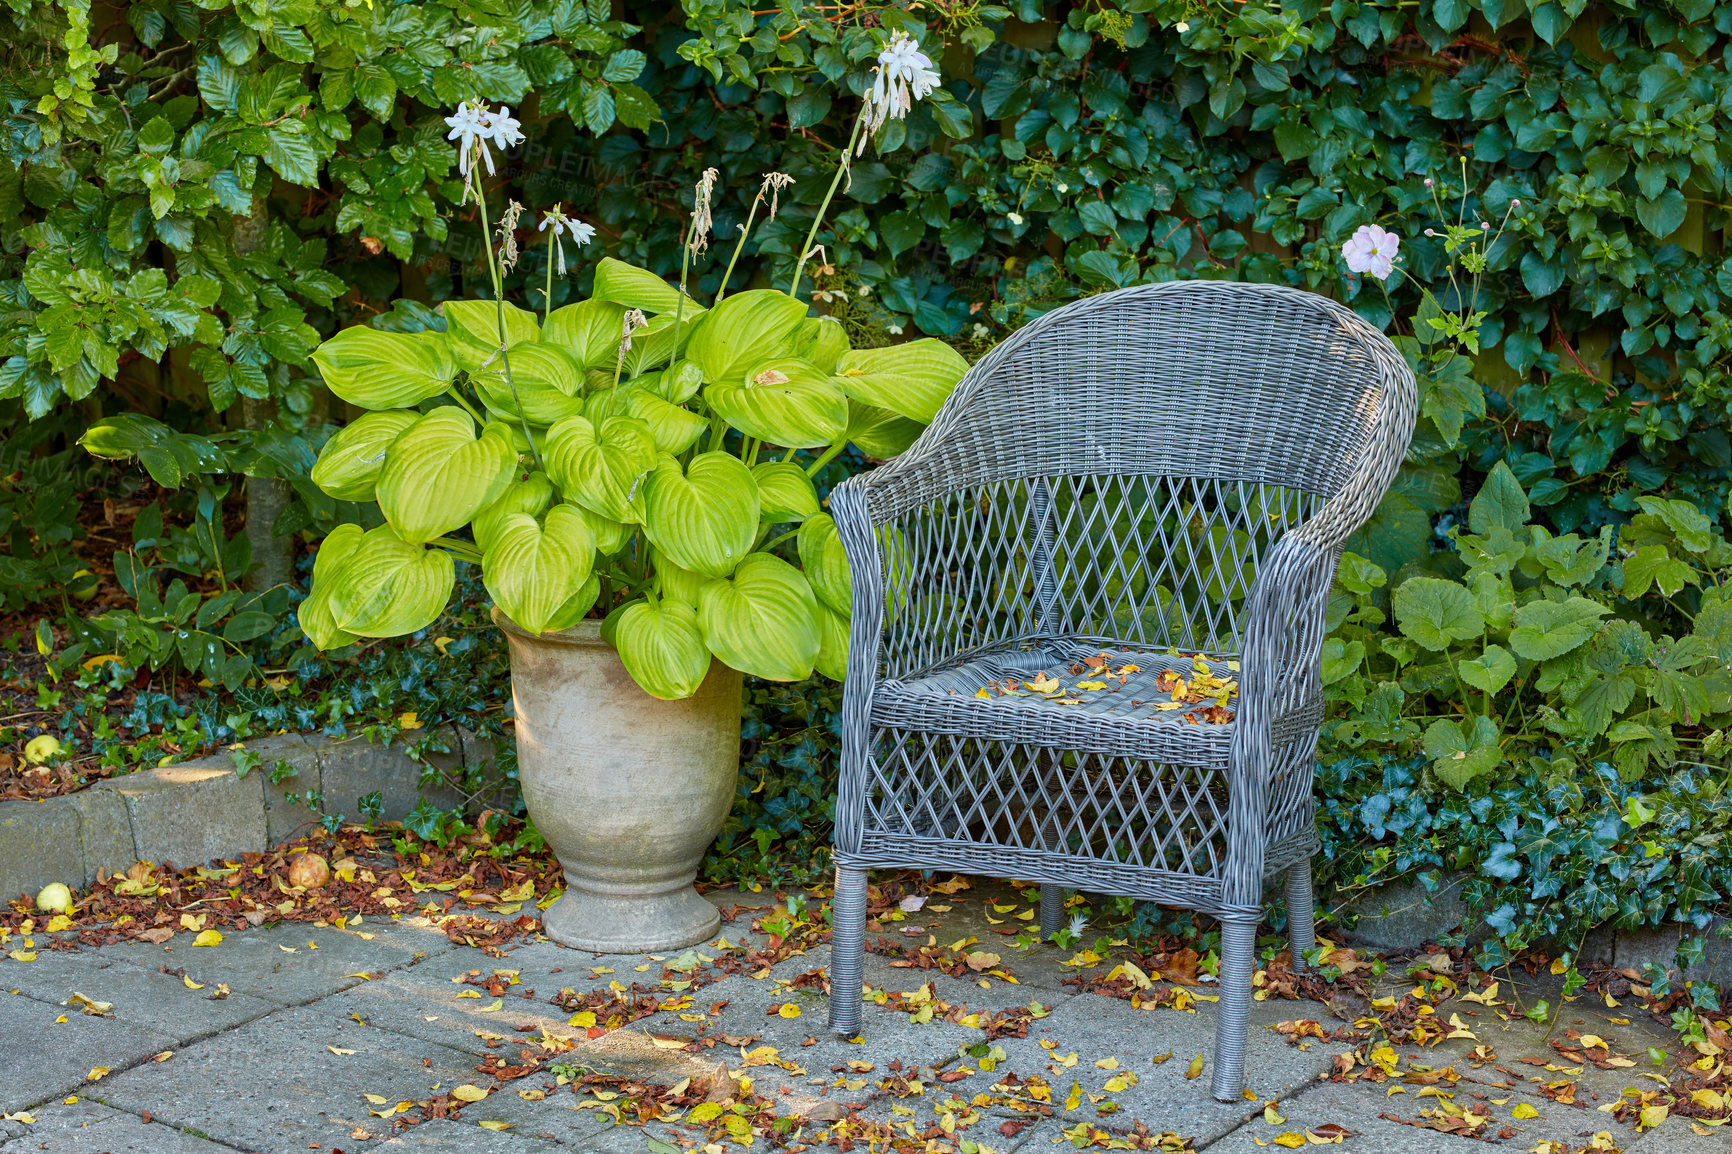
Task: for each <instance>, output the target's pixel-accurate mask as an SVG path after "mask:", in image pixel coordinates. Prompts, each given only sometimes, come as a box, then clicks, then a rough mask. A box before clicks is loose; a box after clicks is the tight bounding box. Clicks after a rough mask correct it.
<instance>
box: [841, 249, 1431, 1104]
mask: <svg viewBox="0 0 1732 1154" xmlns="http://www.w3.org/2000/svg"><path fill="white" fill-rule="evenodd" d="M1415 403H1416V402H1415V389H1414V382H1413V377H1412V374H1411V372H1410V371H1409V370H1408V368H1407V366H1406V364H1405V362H1404V361H1403V360H1402V358H1401V356H1400V355H1399V353H1397V352H1396V350H1395V349H1394V347H1393V346H1392V345H1391V344H1390V343H1389V341H1388V340H1387V339H1386V338H1384V337H1383V335H1382V334H1381V333H1379V332H1378V331H1377V330H1375V329H1374V328H1372V327H1371V326H1370V325H1368V324H1367V323H1366V322H1364V321H1363V320H1361V319H1360V318H1359V317H1358V316H1356V315H1355V314H1353V313H1352V312H1351V311H1349V310H1347V309H1345V308H1343V307H1341V306H1340V305H1338V304H1336V303H1334V302H1332V301H1329V300H1327V299H1325V298H1322V297H1318V296H1315V295H1312V294H1309V293H1304V292H1299V291H1297V290H1292V289H1285V288H1279V287H1275V286H1267V285H1240V284H1232V283H1225V282H1176V283H1169V284H1161V285H1145V286H1138V287H1136V288H1130V289H1122V290H1119V291H1117V292H1111V293H1105V294H1102V295H1100V296H1096V297H1092V298H1089V299H1087V300H1084V301H1079V302H1076V303H1074V304H1071V305H1068V306H1066V307H1064V308H1061V309H1058V310H1056V311H1054V312H1052V313H1049V314H1047V315H1046V316H1044V317H1042V318H1040V319H1039V320H1037V321H1035V322H1034V323H1032V324H1030V325H1028V326H1027V327H1025V328H1023V329H1022V330H1020V331H1019V332H1017V333H1016V334H1015V335H1013V336H1012V337H1010V338H1009V339H1008V340H1006V341H1005V342H1004V343H1003V344H1001V345H999V346H998V347H997V348H996V349H994V350H993V351H992V352H991V353H989V354H988V355H987V356H986V357H984V358H982V360H981V361H980V362H979V363H978V364H976V365H975V366H974V367H973V368H972V369H971V370H970V371H969V373H968V375H967V376H966V377H965V378H964V379H963V381H962V382H961V383H960V384H959V385H958V386H957V388H956V390H955V392H954V393H953V394H952V395H951V397H950V398H949V399H948V400H947V401H946V402H945V405H944V407H943V409H942V410H941V411H940V412H939V414H938V416H937V419H936V420H935V421H934V422H933V423H932V425H931V426H930V427H929V428H928V429H927V430H926V432H925V433H924V434H923V435H922V436H921V438H920V439H919V440H918V441H917V442H916V443H915V444H914V446H913V447H912V448H911V449H909V451H908V452H907V453H905V454H903V455H902V456H901V457H899V458H897V459H896V460H894V461H892V462H890V463H888V464H886V465H884V466H883V467H881V468H879V469H877V470H875V471H873V472H871V473H868V474H864V475H862V476H859V477H856V478H853V479H851V480H850V481H848V482H846V483H845V484H843V485H842V486H840V487H839V488H838V489H837V490H836V492H835V493H834V494H832V497H831V510H832V512H833V513H834V515H835V517H836V522H837V526H838V529H839V530H840V532H841V535H842V540H843V543H844V545H845V546H846V548H847V550H848V557H849V564H850V569H851V573H852V577H853V583H854V612H853V620H852V624H851V637H850V649H849V656H848V680H847V683H846V686H845V688H844V705H843V763H842V774H841V786H840V795H839V798H838V803H837V810H836V854H835V856H836V860H837V863H838V867H837V878H836V897H835V903H834V910H833V923H834V933H833V941H834V954H833V962H832V972H831V987H832V990H833V995H832V1002H831V1022H832V1025H833V1027H835V1028H837V1029H839V1030H843V1031H846V1032H852V1031H853V1030H855V1029H857V1028H858V1026H859V1022H860V1007H859V1003H858V999H857V997H856V994H857V992H858V991H859V989H860V953H861V949H862V947H863V944H864V919H865V884H866V874H865V869H866V868H867V867H869V866H900V867H910V866H912V867H920V868H929V869H942V868H951V869H959V870H968V871H971V872H975V873H986V874H994V875H998V876H1005V877H1016V878H1020V879H1026V880H1030V881H1035V882H1039V883H1040V884H1041V885H1042V887H1043V903H1042V909H1043V918H1042V920H1043V925H1044V924H1045V923H1046V922H1047V921H1048V920H1049V918H1048V916H1047V915H1048V914H1052V915H1053V916H1054V917H1056V914H1057V910H1058V906H1057V904H1056V889H1055V888H1054V887H1057V886H1075V887H1078V888H1082V889H1087V890H1091V891H1096V892H1103V893H1111V894H1126V895H1130V896H1134V897H1139V898H1147V899H1151V900H1156V901H1163V902H1168V903H1172V904H1177V905H1183V906H1188V907H1190V908H1193V909H1198V910H1202V911H1205V912H1208V913H1212V914H1214V915H1216V916H1217V917H1219V918H1220V919H1221V921H1222V969H1221V996H1222V1001H1221V1018H1220V1026H1219V1036H1218V1041H1217V1046H1216V1055H1215V1070H1214V1077H1213V1084H1212V1089H1213V1092H1214V1093H1215V1095H1216V1096H1217V1097H1220V1098H1223V1099H1236V1098H1237V1097H1238V1096H1239V1093H1240V1089H1241V1087H1242V1085H1243V1073H1244V1071H1243V1062H1244V1050H1245V1030H1246V1021H1247V1014H1248V1009H1249V1000H1250V978H1251V972H1252V962H1253V958H1252V950H1253V946H1254V943H1255V931H1256V926H1257V923H1258V920H1259V919H1260V917H1261V911H1262V900H1263V883H1264V877H1265V875H1266V874H1267V873H1270V872H1274V871H1277V870H1285V871H1286V875H1287V883H1288V885H1287V888H1288V896H1289V902H1290V903H1291V917H1290V925H1291V933H1292V937H1293V943H1294V946H1295V948H1296V949H1300V948H1303V947H1305V946H1307V945H1308V944H1309V943H1310V941H1311V906H1310V900H1311V899H1310V855H1311V854H1312V853H1314V852H1315V850H1316V846H1317V842H1316V834H1315V830H1314V828H1313V822H1312V800H1311V773H1312V758H1313V755H1314V751H1315V745H1316V735H1317V726H1318V724H1319V723H1320V720H1321V708H1320V698H1321V684H1320V671H1319V657H1318V654H1319V649H1320V646H1321V644H1322V640H1323V632H1324V628H1323V619H1324V607H1325V604H1326V601H1327V598H1328V592H1329V586H1330V583H1331V581H1332V579H1333V575H1334V571H1335V565H1336V562H1337V560H1338V559H1339V557H1340V552H1341V548H1342V546H1343V543H1344V542H1345V541H1346V539H1347V537H1348V536H1349V535H1350V534H1351V533H1352V532H1353V531H1354V530H1355V529H1357V528H1358V527H1359V526H1360V525H1361V524H1363V523H1364V522H1365V520H1366V519H1367V518H1368V517H1369V516H1370V515H1371V513H1372V512H1373V511H1374V510H1375V508H1376V506H1377V503H1378V501H1379V500H1381V498H1382V496H1383V494H1384V492H1385V491H1386V490H1387V488H1388V486H1389V483H1390V481H1391V480H1392V478H1393V477H1394V474H1395V471H1396V469H1397V468H1398V467H1399V465H1400V462H1401V458H1402V456H1403V455H1404V453H1405V451H1406V447H1407V443H1408V438H1409V436H1410V435H1411V432H1412V426H1413V420H1414V410H1415ZM1103 652H1105V653H1109V654H1111V655H1112V660H1113V661H1114V663H1115V665H1122V664H1123V663H1124V662H1125V660H1126V657H1127V656H1128V657H1130V659H1131V661H1132V663H1134V664H1136V665H1139V666H1142V667H1143V668H1142V669H1140V670H1138V671H1136V672H1135V677H1136V678H1137V686H1136V689H1135V690H1134V691H1133V689H1132V684H1131V680H1130V679H1129V678H1127V681H1126V683H1125V684H1124V685H1123V686H1120V687H1119V689H1118V692H1117V693H1113V692H1112V691H1111V690H1107V691H1105V692H1100V691H1096V692H1095V693H1093V695H1092V696H1091V697H1090V698H1089V699H1088V700H1079V701H1076V702H1075V703H1072V704H1061V703H1060V702H1059V701H1057V700H1054V699H1050V698H1046V697H1039V698H1038V699H1034V698H1031V697H1028V696H1015V695H1010V696H1003V695H1000V694H999V692H997V691H995V690H989V691H988V694H987V696H986V697H977V696H975V693H976V691H978V690H980V689H981V688H983V687H985V686H986V685H987V683H988V682H996V683H998V685H999V688H1000V689H1002V688H1003V682H1004V679H1005V678H1006V677H1011V678H1013V679H1015V680H1017V681H1020V680H1021V679H1022V678H1024V677H1025V676H1026V675H1027V674H1029V673H1031V672H1039V671H1041V670H1048V671H1051V672H1055V673H1056V672H1057V671H1058V669H1059V667H1061V666H1065V665H1067V664H1068V663H1069V662H1072V661H1075V660H1079V659H1081V658H1084V657H1086V656H1088V655H1090V654H1096V655H1098V654H1101V653H1103ZM1195 652H1202V653H1204V654H1206V655H1207V656H1208V657H1209V658H1210V659H1211V661H1212V664H1210V665H1209V668H1210V669H1211V670H1213V671H1215V672H1216V673H1218V674H1219V675H1221V676H1226V675H1227V674H1228V673H1229V672H1234V671H1231V670H1230V667H1229V666H1228V665H1227V663H1228V662H1232V661H1237V663H1238V664H1239V669H1238V670H1237V671H1236V672H1237V681H1238V684H1237V686H1236V687H1235V688H1236V692H1235V693H1234V694H1233V695H1232V697H1231V699H1230V700H1229V701H1228V702H1227V703H1226V704H1227V706H1228V710H1229V712H1230V714H1231V718H1230V720H1217V721H1216V722H1214V723H1207V722H1205V723H1200V724H1189V723H1186V722H1185V721H1183V720H1182V719H1181V718H1180V716H1178V715H1179V714H1180V712H1181V711H1171V712H1165V713H1162V712H1160V711H1152V710H1148V709H1144V708H1143V707H1142V705H1140V704H1139V705H1138V706H1132V705H1130V704H1129V703H1130V701H1132V700H1135V701H1138V702H1139V703H1142V702H1148V701H1151V700H1161V699H1162V696H1164V695H1160V694H1158V693H1154V692H1149V693H1148V696H1146V697H1145V696H1141V695H1142V694H1143V693H1145V692H1146V690H1145V688H1144V681H1143V680H1142V679H1143V678H1144V677H1145V676H1147V677H1150V678H1152V676H1153V675H1155V674H1156V673H1158V671H1159V670H1160V669H1161V668H1164V667H1165V666H1163V665H1162V664H1161V662H1162V661H1163V660H1166V662H1167V664H1168V665H1172V664H1175V663H1177V664H1179V665H1181V666H1188V664H1189V662H1190V660H1191V656H1190V655H1191V654H1192V653H1195ZM1145 670H1146V671H1148V672H1147V673H1145V672H1144V671H1145ZM1149 688H1150V689H1152V683H1151V684H1150V686H1149ZM953 690H954V692H952V691H953ZM1127 694H1129V696H1126V695H1127ZM1071 696H1075V695H1074V694H1073V695H1071ZM1217 717H1219V715H1217ZM1048 928H1050V927H1048Z"/></svg>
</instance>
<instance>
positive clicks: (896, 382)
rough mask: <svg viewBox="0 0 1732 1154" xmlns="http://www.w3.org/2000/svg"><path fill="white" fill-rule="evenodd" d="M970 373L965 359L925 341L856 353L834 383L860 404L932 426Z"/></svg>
mask: <svg viewBox="0 0 1732 1154" xmlns="http://www.w3.org/2000/svg"><path fill="white" fill-rule="evenodd" d="M967 371H968V362H967V361H965V360H963V359H962V354H961V353H959V352H957V351H956V350H955V349H953V348H951V347H950V346H949V345H947V344H945V343H944V342H943V341H940V340H937V339H935V338H933V337H923V338H921V339H920V340H917V341H909V342H908V343H907V344H904V345H890V346H888V347H887V348H882V349H855V350H854V351H852V352H850V353H848V354H846V355H845V356H843V358H842V363H841V365H840V366H839V367H838V368H837V370H836V380H837V382H838V383H839V384H840V385H841V386H842V387H843V388H844V389H846V390H847V392H848V395H849V396H850V397H853V398H854V399H855V400H856V401H859V402H861V403H862V404H867V405H876V406H877V407H879V408H882V409H889V410H890V411H892V412H895V413H900V414H901V415H902V416H904V417H911V418H913V419H914V420H916V421H921V422H925V423H928V424H929V423H931V421H932V418H933V417H935V416H937V415H938V409H939V406H941V405H943V404H944V398H946V397H948V396H949V395H950V391H951V390H952V389H954V388H955V387H956V382H957V381H960V380H961V379H962V375H963V374H964V373H966V372H967Z"/></svg>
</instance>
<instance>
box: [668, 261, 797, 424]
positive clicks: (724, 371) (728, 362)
mask: <svg viewBox="0 0 1732 1154" xmlns="http://www.w3.org/2000/svg"><path fill="white" fill-rule="evenodd" d="M805 316H806V305H805V302H804V301H799V300H796V299H794V298H793V297H791V296H789V295H787V294H786V293H781V292H777V291H776V290H774V289H748V290H747V291H746V292H743V293H737V294H735V295H734V296H731V297H729V298H728V299H726V300H724V301H723V302H722V303H721V304H719V305H717V306H716V307H715V308H713V309H711V310H710V311H709V312H708V313H706V314H705V315H704V318H703V320H702V321H701V322H699V323H698V325H697V326H696V328H695V331H694V332H693V333H692V339H691V343H690V344H688V345H687V346H686V356H687V357H688V358H690V360H691V361H692V363H693V364H695V365H697V366H698V368H700V369H702V370H703V374H704V380H705V381H708V382H709V383H710V384H712V385H713V384H717V383H722V384H727V385H737V384H738V382H740V381H743V380H745V379H746V374H747V373H749V372H754V371H756V370H757V369H758V368H759V367H760V366H762V365H764V364H765V363H766V362H769V361H772V360H776V359H778V358H786V357H788V356H789V355H790V354H789V351H788V346H789V343H790V342H789V338H790V337H791V336H792V335H793V333H794V330H795V329H796V328H798V327H799V324H800V322H801V321H802V320H803V319H805ZM754 435H755V434H754ZM777 443H778V444H780V443H781V442H777Z"/></svg>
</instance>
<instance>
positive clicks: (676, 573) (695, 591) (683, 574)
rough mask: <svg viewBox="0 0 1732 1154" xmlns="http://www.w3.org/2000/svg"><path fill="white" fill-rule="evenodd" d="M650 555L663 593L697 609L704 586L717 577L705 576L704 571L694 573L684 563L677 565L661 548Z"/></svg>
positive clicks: (664, 595)
mask: <svg viewBox="0 0 1732 1154" xmlns="http://www.w3.org/2000/svg"><path fill="white" fill-rule="evenodd" d="M650 556H651V559H652V563H653V564H654V565H655V572H656V577H657V578H658V580H659V583H660V589H661V595H662V596H663V597H672V598H673V599H674V600H675V601H684V602H685V603H686V604H687V605H690V606H691V607H692V608H693V609H696V608H697V607H698V606H699V605H700V604H701V603H702V597H703V591H704V586H705V585H708V584H709V583H710V582H711V581H713V580H715V579H714V578H713V577H705V576H704V575H703V574H702V573H694V572H692V571H691V570H690V569H687V568H685V567H684V566H682V565H676V564H675V563H674V562H673V561H672V560H671V559H669V558H668V557H667V555H666V554H664V553H662V552H661V550H659V549H657V550H655V551H653V552H652V553H651V555H650Z"/></svg>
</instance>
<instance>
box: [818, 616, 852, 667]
mask: <svg viewBox="0 0 1732 1154" xmlns="http://www.w3.org/2000/svg"><path fill="white" fill-rule="evenodd" d="M817 621H818V660H817V661H816V662H815V663H814V666H813V667H814V668H815V669H817V671H818V672H819V673H822V674H823V675H824V676H825V677H828V678H829V679H830V680H832V681H842V680H844V679H845V678H846V677H847V676H848V619H847V618H846V617H844V616H842V615H841V614H840V613H836V612H834V611H832V610H831V609H830V607H829V606H827V605H823V604H820V605H819V606H818V616H817Z"/></svg>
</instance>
